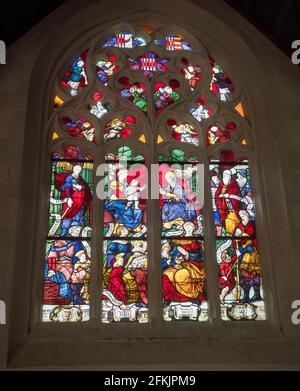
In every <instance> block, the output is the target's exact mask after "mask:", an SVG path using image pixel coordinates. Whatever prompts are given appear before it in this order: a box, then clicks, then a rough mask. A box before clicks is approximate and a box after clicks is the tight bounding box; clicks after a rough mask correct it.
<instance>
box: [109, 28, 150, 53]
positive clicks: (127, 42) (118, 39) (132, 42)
mask: <svg viewBox="0 0 300 391" xmlns="http://www.w3.org/2000/svg"><path fill="white" fill-rule="evenodd" d="M146 44H147V39H146V38H145V37H142V36H135V35H134V34H132V33H130V32H120V33H117V34H114V35H111V36H110V37H109V38H108V39H107V40H106V41H105V43H104V44H103V45H102V46H103V47H116V48H123V49H133V48H135V47H139V46H145V45H146Z"/></svg>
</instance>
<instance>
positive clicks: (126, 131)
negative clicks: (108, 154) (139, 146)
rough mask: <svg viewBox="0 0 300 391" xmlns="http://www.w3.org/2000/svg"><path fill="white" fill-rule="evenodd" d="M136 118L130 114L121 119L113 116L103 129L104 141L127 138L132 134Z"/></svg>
mask: <svg viewBox="0 0 300 391" xmlns="http://www.w3.org/2000/svg"><path fill="white" fill-rule="evenodd" d="M135 124H136V119H135V117H132V116H127V117H124V118H123V119H120V118H114V119H113V120H111V121H109V122H108V123H107V124H106V126H105V129H104V141H105V142H107V141H109V140H114V139H118V138H127V137H129V136H130V135H131V134H132V130H133V129H134V128H135Z"/></svg>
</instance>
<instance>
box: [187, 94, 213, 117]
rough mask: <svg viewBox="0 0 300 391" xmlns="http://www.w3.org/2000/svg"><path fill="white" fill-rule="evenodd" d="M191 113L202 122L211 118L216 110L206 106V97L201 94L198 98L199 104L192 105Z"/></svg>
mask: <svg viewBox="0 0 300 391" xmlns="http://www.w3.org/2000/svg"><path fill="white" fill-rule="evenodd" d="M189 113H190V114H191V115H192V116H193V117H194V118H195V119H196V120H197V121H198V122H202V121H205V120H206V119H208V118H210V117H211V116H212V115H213V114H214V110H213V109H212V108H211V107H209V106H206V104H205V98H204V97H203V96H200V97H199V98H198V100H197V106H196V107H190V108H189Z"/></svg>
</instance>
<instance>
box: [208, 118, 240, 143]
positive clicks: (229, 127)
mask: <svg viewBox="0 0 300 391" xmlns="http://www.w3.org/2000/svg"><path fill="white" fill-rule="evenodd" d="M236 129H237V126H236V124H235V123H234V122H228V123H227V124H226V125H223V124H222V123H221V122H216V123H215V124H213V125H211V126H209V127H208V128H207V130H206V144H207V145H214V144H218V143H224V142H226V141H229V140H231V134H232V133H233V132H234V131H235V130H236Z"/></svg>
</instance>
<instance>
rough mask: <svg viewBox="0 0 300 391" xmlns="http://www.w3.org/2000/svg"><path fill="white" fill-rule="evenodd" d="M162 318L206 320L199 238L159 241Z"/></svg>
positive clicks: (204, 289)
mask: <svg viewBox="0 0 300 391" xmlns="http://www.w3.org/2000/svg"><path fill="white" fill-rule="evenodd" d="M161 262H162V284H163V286H162V291H163V303H164V304H163V307H164V320H165V321H182V320H190V321H191V320H192V321H200V322H205V321H207V320H208V303H207V295H206V270H205V262H204V246H203V242H202V241H201V240H182V239H174V240H162V243H161Z"/></svg>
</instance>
